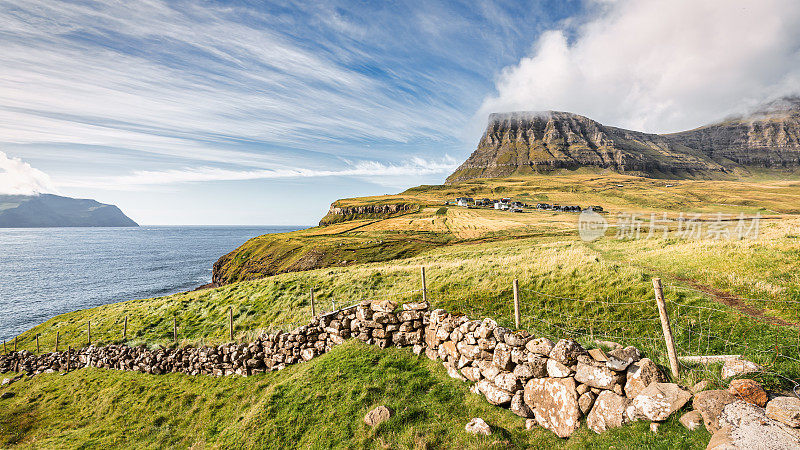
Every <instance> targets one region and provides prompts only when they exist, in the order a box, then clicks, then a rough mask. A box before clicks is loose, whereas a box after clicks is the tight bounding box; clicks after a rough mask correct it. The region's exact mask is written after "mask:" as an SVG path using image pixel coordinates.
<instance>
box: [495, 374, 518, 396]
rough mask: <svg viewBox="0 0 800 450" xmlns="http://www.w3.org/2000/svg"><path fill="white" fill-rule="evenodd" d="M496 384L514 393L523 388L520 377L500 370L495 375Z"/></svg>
mask: <svg viewBox="0 0 800 450" xmlns="http://www.w3.org/2000/svg"><path fill="white" fill-rule="evenodd" d="M494 384H495V385H496V386H497V387H499V388H500V389H503V390H504V391H508V392H512V393H513V392H517V391H519V390H522V384H520V382H519V379H518V378H517V377H516V376H515V375H514V374H513V373H511V372H500V373H499V374H498V375H497V376H496V377H494Z"/></svg>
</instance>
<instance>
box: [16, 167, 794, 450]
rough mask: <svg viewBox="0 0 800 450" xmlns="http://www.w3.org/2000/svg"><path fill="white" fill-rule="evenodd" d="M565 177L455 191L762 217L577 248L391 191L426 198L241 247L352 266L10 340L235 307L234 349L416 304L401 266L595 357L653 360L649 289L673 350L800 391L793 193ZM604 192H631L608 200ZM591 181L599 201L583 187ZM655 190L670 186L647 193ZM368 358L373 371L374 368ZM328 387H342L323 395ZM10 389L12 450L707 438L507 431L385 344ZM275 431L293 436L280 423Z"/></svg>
mask: <svg viewBox="0 0 800 450" xmlns="http://www.w3.org/2000/svg"><path fill="white" fill-rule="evenodd" d="M588 177H595V179H589V178H588ZM570 180H572V182H573V183H576V184H578V185H579V186H576V187H570V186H568V185H558V183H557V181H555V180H551V179H550V178H546V177H539V178H528V179H522V180H515V179H511V180H509V182H508V184H507V186H506V187H504V186H503V185H501V184H500V183H499V182H496V181H493V180H474V181H473V182H471V183H469V184H467V186H473V187H476V189H477V188H480V189H488V190H489V191H490V192H496V191H497V190H498V189H499V188H503V189H500V190H501V191H503V192H505V193H503V194H498V195H503V196H513V195H511V194H508V192H518V191H516V190H515V189H520V190H523V189H524V190H527V192H528V193H527V194H525V195H528V196H529V198H530V200H529V202H530V201H537V202H538V201H544V202H549V203H555V202H560V203H562V204H581V205H586V204H599V205H602V206H604V208H606V209H607V210H610V211H611V213H610V214H608V215H607V217H608V218H609V219H611V218H612V217H613V214H615V213H616V212H620V211H637V212H642V213H646V212H648V211H661V210H660V209H658V208H663V210H664V211H666V212H668V213H669V214H670V215H672V216H674V215H675V214H677V212H679V211H684V210H685V211H687V212H692V211H698V212H704V213H714V212H718V211H726V212H730V213H733V214H738V213H739V212H747V213H752V212H760V213H762V214H763V215H764V216H765V217H769V219H765V220H763V221H762V226H761V229H760V234H759V237H758V238H757V239H755V240H751V239H743V240H684V239H677V238H670V239H638V240H619V239H615V238H614V237H613V236H614V229H613V228H612V229H611V230H610V231H609V233H608V234H607V237H606V238H603V239H600V240H598V241H595V242H592V243H586V242H583V241H581V240H580V239H579V238H578V237H577V233H576V231H575V226H576V225H575V222H576V220H577V215H576V214H570V213H553V212H545V211H531V212H526V213H523V214H510V213H502V212H496V211H490V210H473V209H465V208H457V207H446V208H445V207H443V206H441V205H440V204H437V203H436V201H437V200H436V199H437V198H439V197H438V196H439V195H442V194H443V193H444V194H446V195H450V194H451V190H453V189H456V190H457V189H462V190H463V189H467V188H465V187H464V186H460V187H459V186H446V187H441V188H436V189H423V190H410V191H407V192H406V193H404V194H402V196H404V197H406V198H407V197H408V196H409V192H410V193H411V194H413V195H416V196H419V198H420V199H421V200H420V201H426V202H429V204H426V205H423V206H422V207H421V208H420V210H418V211H414V212H413V213H411V214H408V215H403V216H400V217H394V218H388V219H383V220H377V221H376V220H363V221H354V222H345V223H337V224H335V225H331V226H328V227H320V228H313V229H309V230H304V231H302V232H296V233H289V234H288V235H284V236H277V237H276V236H267V237H262V238H258V239H255V240H253V241H251V243H260V244H259V245H262V246H263V248H265V249H270V250H269V252H271V253H270V254H278V253H280V252H277V251H275V247H278V248H282V249H283V250H281V251H286V252H287V253H288V254H293V253H292V250H291V249H290V248H289V247H290V244H287V242H290V241H291V245H298V246H299V248H303V249H305V250H304V251H306V250H308V246H309V245H311V243H315V244H314V245H315V247H313V248H319V245H326V246H327V247H326V248H329V249H336V252H337V253H335V255H336V256H335V257H336V258H339V257H340V256H341V255H342V254H344V253H345V252H347V249H350V248H352V249H355V250H354V252H355V253H353V255H354V259H353V263H348V264H332V265H330V266H326V267H322V268H316V269H313V268H312V269H313V270H303V271H290V272H287V273H279V274H277V275H274V276H269V277H266V278H261V279H253V280H247V281H241V282H237V283H233V284H230V285H226V286H222V287H219V288H215V289H209V290H203V291H195V292H188V293H184V294H176V295H172V296H167V297H161V298H155V299H143V300H133V301H127V302H121V303H114V304H109V305H105V306H100V307H97V308H93V309H88V310H82V311H75V312H72V313H68V314H63V315H60V316H58V317H55V318H53V319H51V320H49V321H47V322H45V323H43V324H41V325H39V326H37V327H35V328H33V329H31V330H29V331H27V332H25V333H23V334H22V335H21V336H19V341H18V345H19V347H20V348H24V349H28V350H34V349H35V337H36V335H37V334H38V335H39V336H40V343H41V345H42V347H43V348H44V349H50V348H52V346H53V344H54V341H55V335H56V332H58V333H60V340H61V341H60V342H61V345H62V348H63V347H65V346H67V345H71V346H73V347H80V346H82V345H85V342H86V338H87V336H86V324H87V322H88V321H91V322H92V336H93V340H94V342H96V343H101V344H105V343H112V342H121V341H122V339H121V332H122V324H123V322H124V320H125V317H126V316H127V317H128V341H127V343H128V344H130V345H138V344H145V345H150V346H155V345H174V344H173V343H172V342H171V341H172V327H173V320H176V321H177V323H178V326H179V336H180V345H186V344H192V345H202V344H214V343H220V342H224V341H225V340H226V339H227V333H228V329H227V323H228V322H227V314H228V308H232V309H233V312H234V321H235V326H236V334H237V338H238V339H252V338H254V337H255V336H256V335H257V334H259V333H260V332H262V331H263V330H265V329H271V328H276V327H280V328H284V329H290V328H293V327H294V326H296V325H299V324H303V323H305V322H306V321H307V320H308V319H309V316H310V304H309V290H310V289H312V288H313V289H314V291H315V294H316V299H317V308H318V309H319V308H320V307H322V308H323V309H333V308H334V307H341V306H345V305H350V304H353V303H356V302H358V301H360V300H363V299H369V298H377V297H381V298H383V297H390V298H395V299H397V300H399V301H410V300H417V299H419V297H420V295H421V294H420V292H419V291H418V290H419V288H420V279H419V268H420V267H421V266H424V267H426V270H427V280H428V292H429V298H430V300H431V302H432V303H433V305H434V306H435V307H442V308H445V309H447V310H449V311H451V312H461V313H464V314H467V315H468V316H470V317H473V318H481V317H487V316H488V317H493V318H495V319H497V320H498V321H499V322H500V323H501V324H502V325H505V326H508V327H513V323H512V317H513V316H512V302H511V298H512V280H513V279H514V278H517V279H519V283H520V291H521V294H522V313H523V314H522V323H521V328H524V329H527V330H529V331H531V332H532V333H533V334H534V335H537V336H549V337H552V338H563V337H573V338H575V339H577V340H579V341H581V342H582V343H584V344H585V345H586V346H595V344H594V342H593V341H594V340H595V339H601V340H615V341H619V342H621V343H623V344H626V345H636V346H637V347H639V348H640V349H641V350H642V351H643V352H644V353H645V354H646V355H647V356H648V357H650V358H651V359H653V360H655V361H656V362H657V363H659V364H660V365H662V366H666V365H667V364H666V363H667V359H666V356H665V349H664V344H663V338H662V335H661V326H660V323H659V321H658V314H657V311H656V307H655V302H654V300H653V288H652V278H653V277H660V278H662V279H663V283H664V285H665V287H664V293H665V296H666V299H667V303H668V309H669V312H670V316H671V318H672V321H673V328H674V334H675V338H676V343H677V345H678V348H679V354H680V355H689V354H730V353H739V354H743V355H745V357H747V358H748V359H751V360H753V361H755V362H758V363H760V364H762V365H763V366H764V367H765V373H762V374H758V375H755V376H754V377H755V378H756V379H758V380H759V381H761V382H763V383H764V384H765V386H766V387H768V388H770V389H774V390H778V391H787V390H790V389H791V388H792V387H793V386H794V380H798V379H800V356H799V354H800V331H799V330H798V328H797V326H796V324H797V323H798V316H800V275H799V274H800V238H798V236H800V217H799V216H798V215H795V213H796V212H797V211H796V210H795V209H793V208H797V206H798V205H800V184H798V183H796V182H789V181H781V180H777V181H775V180H772V181H770V180H767V181H763V182H762V181H759V182H758V183H750V184H747V183H741V182H723V181H719V182H700V181H692V182H688V181H681V182H680V184H678V185H677V188H676V189H675V190H674V191H665V189H666V187H665V183H667V182H665V181H663V180H643V179H632V177H621V176H598V175H586V174H584V175H574V176H572V177H571V178H570ZM562 181H563V180H562ZM546 183H551V184H546ZM620 183H621V184H623V185H624V186H627V184H626V183H630V186H628V187H626V188H624V189H622V188H617V187H616V185H617V184H620ZM659 183H660V184H659ZM714 183H720V184H717V185H715V184H714ZM609 184H613V185H614V186H613V187H608V186H607V185H609ZM685 184H692V186H684V185H685ZM603 186H605V188H603ZM715 186H716V187H715ZM506 188H507V189H506ZM600 188H603V189H604V190H599V191H597V193H594V194H590V193H587V192H595V191H593V190H592V189H600ZM617 189H619V190H617ZM670 189H671V188H670ZM467 190H468V189H467ZM656 191H659V192H660V191H664V192H667V193H668V194H665V195H657V194H656V193H655V192H656ZM484 192H485V191H484ZM462 193H465V192H463V191H462ZM748 193H750V194H752V197H748V195H749V194H748ZM514 195H520V196H521V195H523V194H519V193H518V194H514ZM591 195H596V196H597V197H591ZM473 196H476V197H477V196H479V195H473ZM581 199H583V200H581ZM586 199H588V201H586ZM369 201H372V200H369ZM723 203H724V204H723ZM730 205H734V206H730ZM404 230H407V231H404ZM287 236H288V238H287ZM399 236H405V237H406V238H405V239H400V237H399ZM271 239H272V240H271ZM391 239H395V240H397V241H401V242H404V245H410V246H413V251H409V252H407V253H405V254H382V248H383V247H384V246H385V245H386V242H387V241H389V240H391ZM283 245H286V247H281V246H283ZM391 248H394V247H391ZM249 249H250V250H251V251H252V250H254V249H255V247H253V246H250V247H249ZM295 253H296V252H295ZM239 255H240V256H241V261H240V262H241V264H248V263H249V261H250V259H248V257H247V256H246V254H245V253H240V254H239ZM381 258H382V259H381ZM286 260H289V259H288V258H287V259H286ZM734 299H735V300H734ZM376 366H377V367H389V368H391V369H386V370H389V372H385V371H380V370H377V369H376ZM332 374H338V375H337V376H338V377H339V378H336V377H334V375H332ZM718 374H719V367H713V366H712V367H708V368H706V367H701V366H685V367H683V368H682V372H681V375H680V377H679V379H678V380H675V381H678V382H681V383H683V384H684V385H690V384H692V383H694V382H695V381H697V380H699V379H700V378H710V379H712V381H713V382H714V383H715V384H716V385H723V384H724V380H718V379H717V377H718ZM340 379H344V380H346V381H345V382H342V383H340V381H339V380H340ZM75 383H78V384H77V385H76V384H75ZM398 384H400V385H402V386H398ZM128 385H130V386H135V387H136V389H139V391H138V392H140V393H141V392H146V393H147V394H146V395H142V394H139V395H138V396H137V394H136V392H137V391H136V390H135V389H134V390H133V393H129V392H127V391H126V389H122V388H120V386H128ZM15 386H24V388H23V387H20V388H15V389H17V390H20V389H22V391H19V395H18V397H16V398H15V400H13V402H12V403H11V404H12V405H14V406H13V408H12V409H11V410H10V411H13V412H12V414H9V415H4V417H5V419H3V420H4V422H3V424H2V426H3V428H2V430H0V433H3V434H2V438H3V439H5V440H6V442H7V443H9V444H10V443H11V442H13V441H14V440H15V439H18V440H19V441H20V442H21V443H22V444H24V445H25V446H36V443H37V442H43V443H47V442H55V441H47V439H58V438H61V439H72V441H69V440H67V441H65V442H74V443H75V444H76V446H77V445H78V444H80V443H84V444H88V446H95V447H99V446H104V445H107V444H110V445H116V446H121V445H128V444H131V443H133V445H141V446H145V447H146V446H163V445H173V446H174V445H177V446H190V445H192V444H197V446H200V447H202V446H206V445H207V446H210V447H214V446H228V443H231V445H241V446H262V444H263V443H264V442H269V443H274V442H291V443H293V444H296V445H297V446H300V447H314V446H315V444H318V446H319V447H328V445H327V444H328V443H331V442H339V443H341V445H342V446H344V447H367V448H377V447H387V448H394V447H408V448H414V447H416V448H424V447H425V445H426V444H427V445H430V446H432V447H467V446H483V447H491V446H496V447H506V446H509V445H511V446H521V447H525V446H530V447H534V448H549V447H553V446H558V445H561V446H568V447H574V448H585V447H595V448H606V447H608V446H609V445H612V444H613V445H619V446H621V447H623V448H629V447H641V446H646V447H648V448H649V447H658V446H663V448H681V447H685V448H698V447H703V446H705V443H707V442H708V435H707V433H706V432H705V431H695V432H688V431H686V430H684V429H683V428H681V427H680V426H679V425H677V424H676V423H675V420H674V419H673V420H672V421H671V422H669V423H668V424H667V425H666V427H665V428H664V429H665V431H664V432H663V435H662V434H661V432H660V433H659V435H658V440H656V437H655V435H653V434H652V433H650V432H649V430H647V426H646V425H647V424H646V423H638V424H633V425H630V426H626V427H625V428H623V429H621V430H616V431H613V432H610V433H607V434H604V435H602V436H596V435H594V434H593V433H592V432H590V431H589V430H587V429H586V428H582V429H581V430H580V431H579V432H578V434H576V435H575V437H573V438H571V439H570V440H569V441H567V442H561V441H557V440H555V438H554V437H553V435H552V434H550V433H548V432H544V431H541V430H539V431H536V432H533V433H529V432H523V431H522V429H521V427H522V423H523V421H522V420H521V419H519V418H516V417H515V416H512V415H510V413H508V412H507V411H500V410H498V409H496V408H492V407H490V406H489V405H488V403H486V402H485V401H484V400H482V399H481V398H479V397H476V396H472V394H469V393H468V392H467V391H466V389H467V386H466V385H463V384H461V383H459V382H455V381H451V380H450V379H449V378H447V377H446V375H444V372H443V370H442V368H441V367H440V366H439V365H437V364H435V363H432V362H429V361H427V360H420V359H418V358H416V357H413V356H412V355H411V354H410V353H409V352H404V351H400V350H390V351H389V352H383V351H380V350H377V349H369V348H364V347H363V346H361V345H360V344H358V343H348V344H346V345H345V346H342V347H341V348H339V349H337V350H336V351H335V352H333V353H331V354H329V355H327V356H324V357H322V358H320V359H318V360H317V359H315V360H314V361H312V362H311V363H308V364H300V365H298V366H296V367H292V368H290V369H287V370H286V371H283V372H280V373H277V374H267V375H264V376H257V377H253V378H248V379H225V380H217V379H212V378H206V377H199V378H191V377H183V376H180V375H168V376H163V377H158V376H149V375H141V374H130V373H128V374H124V373H117V372H110V371H101V370H85V371H78V372H75V373H72V374H70V375H67V376H59V375H44V376H40V377H38V378H37V379H36V380H34V381H32V382H27V381H26V382H25V383H24V384H20V385H15ZM76 386H91V387H92V389H90V390H89V391H91V392H89V393H86V392H83V393H80V394H79V393H76V392H74V391H75V387H76ZM278 394H280V395H278ZM172 396H174V397H175V398H177V399H178V400H175V399H174V398H172ZM140 397H141V398H140ZM473 397H474V398H473ZM184 398H185V399H184ZM407 399H412V400H409V401H406V400H407ZM379 402H385V403H387V404H390V405H392V404H393V403H392V402H396V403H399V404H400V405H405V404H406V403H408V405H407V407H408V408H411V409H410V410H409V411H410V412H409V413H408V414H407V415H404V414H399V415H398V418H397V420H396V422H393V423H392V424H387V426H386V427H381V428H379V429H378V430H375V431H369V430H366V429H364V427H363V425H360V420H361V417H363V414H364V413H365V412H366V410H367V409H368V407H369V406H370V405H373V404H377V403H379ZM128 403H132V404H134V405H136V406H135V408H134V410H133V411H140V412H141V411H145V410H147V409H148V408H149V409H150V410H154V411H156V410H157V411H159V413H157V414H150V416H148V417H146V418H142V419H133V418H132V416H130V415H126V414H127V413H125V412H124V409H122V408H121V407H120V406H119V405H125V404H128ZM90 404H91V405H94V404H97V405H100V407H101V408H104V409H101V411H103V414H102V415H100V417H101V419H99V420H98V421H95V422H93V421H91V420H90V419H89V418H88V416H85V415H86V414H88V413H86V412H81V408H80V405H90ZM25 408H28V409H25ZM71 408H74V409H71ZM136 408H138V409H136ZM265 411H266V412H265ZM82 414H83V416H82ZM130 414H133V413H130ZM240 415H241V417H240ZM475 415H481V417H483V418H484V419H486V420H487V421H488V422H489V423H490V424H492V425H495V426H497V427H500V428H501V429H502V430H500V431H498V432H497V433H496V434H494V435H493V436H492V437H491V438H489V439H487V440H485V441H480V442H478V441H473V440H471V439H474V438H467V437H466V435H465V434H464V433H463V431H462V429H463V426H464V424H465V423H466V422H467V421H468V420H469V419H470V418H471V416H475ZM158 417H162V418H161V419H159V418H158ZM289 420H295V422H296V424H295V425H286V423H288V421H289ZM26 421H28V422H26ZM148 421H152V423H151V422H148ZM155 421H160V422H159V424H155ZM128 422H130V427H131V429H132V430H134V431H132V432H131V433H125V432H123V431H122V430H125V429H126V428H125V427H127V426H128ZM139 430H151V431H150V432H146V431H141V432H140V431H139ZM137 433H138V434H137ZM105 435H107V436H105ZM139 443H141V444H139ZM272 445H275V444H272ZM45 446H46V445H45Z"/></svg>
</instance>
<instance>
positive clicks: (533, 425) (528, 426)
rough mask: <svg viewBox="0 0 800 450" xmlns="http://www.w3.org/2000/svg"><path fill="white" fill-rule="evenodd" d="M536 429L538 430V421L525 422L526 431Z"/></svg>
mask: <svg viewBox="0 0 800 450" xmlns="http://www.w3.org/2000/svg"><path fill="white" fill-rule="evenodd" d="M534 428H536V419H527V420H525V429H526V430H527V431H530V430H532V429H534Z"/></svg>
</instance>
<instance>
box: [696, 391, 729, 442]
mask: <svg viewBox="0 0 800 450" xmlns="http://www.w3.org/2000/svg"><path fill="white" fill-rule="evenodd" d="M735 401H736V397H734V396H733V394H731V393H730V392H728V391H727V390H724V389H715V390H710V391H702V392H698V393H697V394H696V395H695V396H694V399H692V407H693V408H694V409H695V411H698V412H700V414H701V415H702V416H703V424H705V426H706V430H708V431H709V433H716V432H717V430H719V429H720V425H719V416H720V414H721V413H722V409H723V408H725V406H726V405H728V404H731V403H733V402H735Z"/></svg>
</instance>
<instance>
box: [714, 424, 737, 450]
mask: <svg viewBox="0 0 800 450" xmlns="http://www.w3.org/2000/svg"><path fill="white" fill-rule="evenodd" d="M731 431H732V427H731V426H730V425H728V426H725V427H723V428H720V429H719V430H717V432H716V433H714V434H713V435H712V436H711V440H709V441H708V445H707V446H706V450H740V449H739V447H737V446H736V445H735V444H734V443H733V438H732V437H731Z"/></svg>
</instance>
